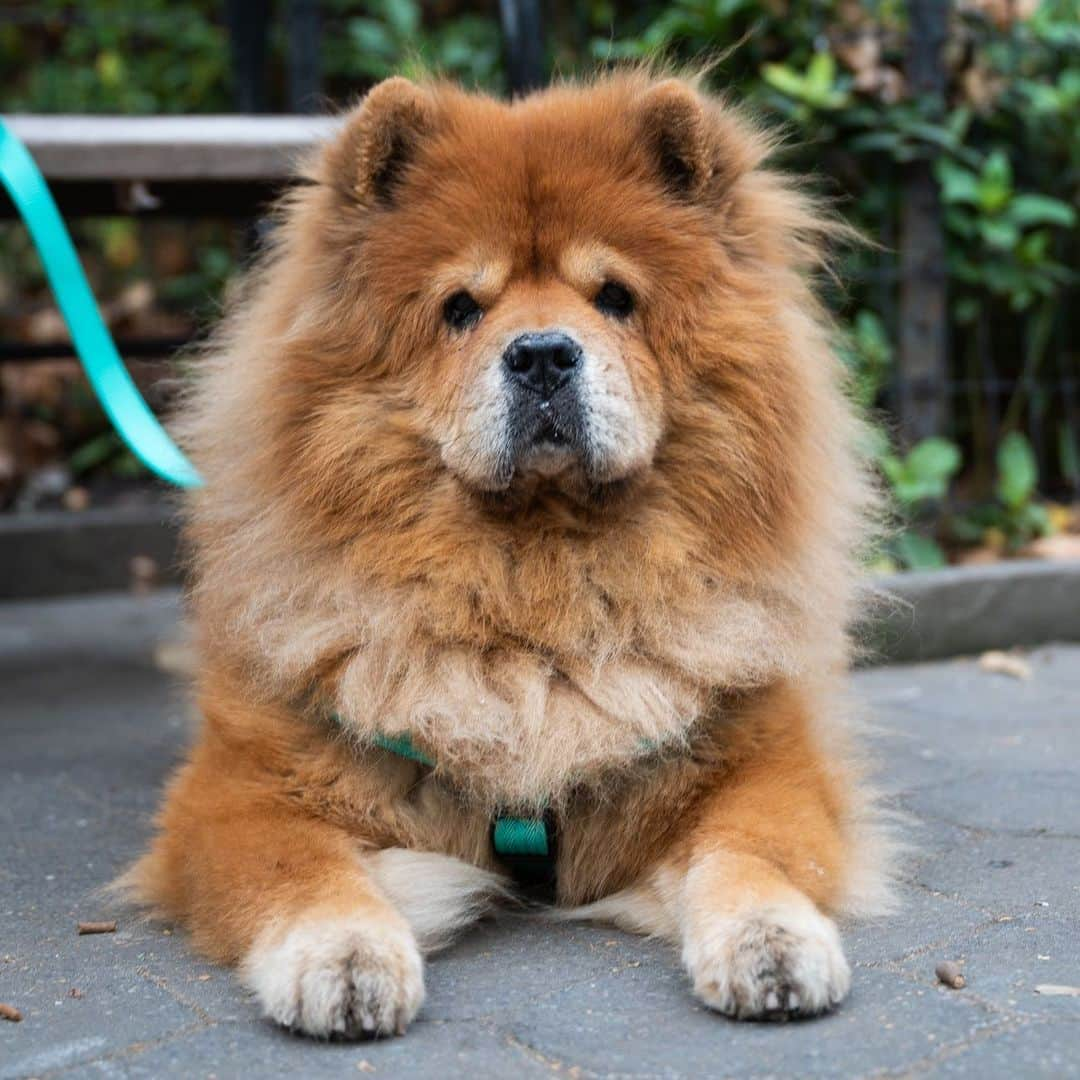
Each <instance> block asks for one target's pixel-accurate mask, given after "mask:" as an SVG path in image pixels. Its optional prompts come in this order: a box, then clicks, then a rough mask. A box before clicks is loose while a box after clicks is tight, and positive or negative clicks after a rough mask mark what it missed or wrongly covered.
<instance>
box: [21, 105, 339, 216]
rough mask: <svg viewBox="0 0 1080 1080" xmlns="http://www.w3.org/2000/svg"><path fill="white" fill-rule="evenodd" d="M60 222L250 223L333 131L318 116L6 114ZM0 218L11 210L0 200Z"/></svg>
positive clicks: (332, 123)
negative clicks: (107, 217)
mask: <svg viewBox="0 0 1080 1080" xmlns="http://www.w3.org/2000/svg"><path fill="white" fill-rule="evenodd" d="M5 122H6V123H7V124H8V125H9V126H10V128H11V129H12V130H13V131H14V132H15V134H16V135H18V137H19V138H20V139H22V141H23V142H24V143H25V144H26V145H27V147H28V148H29V150H30V152H31V153H32V154H33V155H34V159H35V160H36V161H37V164H38V167H39V168H40V169H41V171H42V172H43V173H44V174H45V178H46V179H47V180H48V181H49V185H50V187H51V188H52V191H53V194H54V195H55V197H56V200H57V202H58V203H59V205H60V209H61V210H62V211H63V213H64V214H65V215H71V216H79V215H91V214H129V213H156V214H169V215H176V216H181V217H188V216H191V217H195V216H199V217H211V216H215V217H220V216H225V217H251V216H254V215H255V214H257V213H258V211H259V208H260V207H261V206H262V205H263V204H264V203H265V202H266V200H267V199H268V198H270V197H272V196H273V194H274V193H275V192H277V191H278V190H280V188H281V186H282V184H284V183H286V182H287V181H288V179H289V177H290V175H292V173H293V171H294V169H295V167H296V164H297V162H298V161H299V160H300V159H302V158H303V156H304V155H305V154H306V153H307V152H309V151H310V150H311V149H312V148H313V147H314V146H316V145H317V144H318V143H319V142H321V141H322V140H324V139H326V138H327V137H328V136H330V135H331V134H333V132H334V131H335V130H336V129H337V127H338V125H339V123H340V121H339V120H338V119H337V118H334V117H325V116H322V117H320V116H30V115H24V116H19V115H14V116H7V117H5ZM0 213H2V214H3V215H5V216H10V215H11V214H12V213H13V210H12V207H11V204H10V202H8V200H7V198H6V196H2V195H0Z"/></svg>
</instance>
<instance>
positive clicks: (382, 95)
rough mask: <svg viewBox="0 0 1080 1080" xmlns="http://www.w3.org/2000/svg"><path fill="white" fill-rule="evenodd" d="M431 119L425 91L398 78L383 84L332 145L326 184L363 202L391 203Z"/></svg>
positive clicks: (433, 115)
mask: <svg viewBox="0 0 1080 1080" xmlns="http://www.w3.org/2000/svg"><path fill="white" fill-rule="evenodd" d="M435 120H436V110H435V102H434V100H433V98H432V95H431V94H430V92H429V91H428V90H426V89H425V88H424V87H422V86H417V85H416V83H413V82H410V81H409V80H408V79H404V78H402V77H400V76H395V77H394V78H391V79H385V80H383V82H381V83H378V84H377V85H376V86H374V87H372V89H371V90H370V91H369V92H368V94H367V97H365V98H364V100H363V101H362V102H361V103H360V104H359V105H358V106H357V108H356V109H355V110H354V111H353V112H352V114H351V115H350V116H349V118H348V120H347V121H346V124H345V130H344V131H343V132H342V133H341V135H340V136H339V137H338V138H337V140H336V141H335V142H334V143H333V145H332V146H331V148H330V150H329V152H328V156H327V165H328V168H329V170H330V173H331V182H332V183H333V185H334V186H335V187H336V188H338V190H340V191H342V192H345V193H347V194H348V195H349V196H350V197H351V198H353V199H356V200H358V201H360V202H362V203H373V202H380V201H381V202H384V203H392V202H393V201H394V191H395V188H396V187H397V184H398V181H399V180H400V179H401V174H402V172H403V171H404V170H405V168H406V167H407V166H408V164H409V161H410V160H411V159H412V157H413V155H414V154H415V153H416V148H417V146H418V145H419V144H420V142H421V140H422V139H423V138H425V137H426V136H427V135H429V134H430V133H431V132H432V131H433V130H434V128H435Z"/></svg>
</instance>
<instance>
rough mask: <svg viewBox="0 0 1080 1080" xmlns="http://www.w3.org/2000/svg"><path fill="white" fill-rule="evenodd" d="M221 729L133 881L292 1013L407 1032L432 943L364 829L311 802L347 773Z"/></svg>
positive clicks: (265, 1001)
mask: <svg viewBox="0 0 1080 1080" xmlns="http://www.w3.org/2000/svg"><path fill="white" fill-rule="evenodd" d="M208 728H209V730H204V732H203V736H202V739H201V740H200V743H199V744H198V745H197V746H196V748H195V750H194V753H193V755H192V758H191V760H190V762H189V763H188V764H187V765H186V766H185V767H184V768H183V769H182V770H181V771H180V773H179V774H178V776H177V778H176V779H175V781H174V782H173V784H172V786H171V788H170V791H169V795H168V799H167V801H166V805H165V808H164V810H163V813H162V815H161V819H160V824H161V832H160V834H159V836H158V837H157V839H156V841H155V843H154V845H153V848H152V850H151V851H150V853H149V854H148V855H147V856H146V857H145V858H144V859H143V860H142V861H141V862H140V863H138V864H137V865H136V866H135V867H134V869H133V870H132V871H131V872H130V873H129V874H128V875H127V880H126V882H122V883H121V884H126V885H128V886H129V887H130V888H131V890H132V891H133V892H134V893H135V895H136V896H137V897H139V898H140V899H141V900H143V901H144V902H146V903H148V904H150V905H152V906H153V907H155V908H156V909H158V910H159V911H161V912H162V913H163V914H165V915H167V916H169V917H172V918H175V919H177V920H179V921H180V922H182V923H183V924H184V925H185V926H186V927H187V928H188V929H189V930H190V931H191V933H192V936H193V939H194V942H195V944H196V946H197V947H198V948H199V950H200V951H201V952H203V953H205V954H207V955H209V956H211V957H213V958H214V959H216V960H219V961H221V962H224V963H232V964H236V965H238V967H239V972H240V977H241V979H242V980H243V982H244V983H245V984H246V985H247V986H248V987H249V988H250V989H251V990H253V991H254V992H255V995H256V996H257V998H258V1000H259V1002H260V1004H261V1006H262V1008H263V1009H264V1011H265V1012H266V1013H267V1015H269V1016H270V1017H272V1018H273V1019H274V1020H276V1021H277V1022H278V1023H280V1024H283V1025H285V1026H286V1027H289V1028H293V1029H296V1030H298V1031H302V1032H306V1033H307V1034H309V1035H316V1036H323V1037H327V1036H331V1035H344V1036H350V1037H355V1036H361V1035H387V1034H393V1033H395V1032H402V1031H404V1029H405V1027H406V1026H407V1025H408V1023H409V1022H410V1021H411V1020H412V1019H413V1017H414V1016H415V1015H416V1012H417V1010H418V1009H419V1008H420V1004H421V1002H422V1000H423V997H424V976H423V965H422V960H421V954H420V949H419V947H418V943H417V940H416V936H415V935H414V933H413V931H412V929H411V928H410V926H409V923H408V922H407V920H406V918H405V917H404V916H403V915H402V914H401V913H400V912H399V911H398V910H397V909H396V908H395V907H394V906H393V904H392V903H391V901H390V900H389V899H388V898H387V896H386V895H385V893H384V892H383V891H382V890H381V889H380V888H379V887H378V886H377V885H376V884H375V882H374V881H373V880H372V878H371V877H370V875H369V874H368V872H367V871H366V870H365V867H364V863H363V860H362V858H361V854H360V844H359V841H358V840H357V838H356V837H354V836H352V835H350V834H349V833H348V832H346V831H345V829H343V828H339V827H338V826H337V825H335V824H332V823H331V821H329V820H327V819H326V818H325V817H322V816H319V814H317V813H312V809H311V805H310V802H308V801H305V799H306V798H307V797H308V796H311V797H312V798H314V799H315V800H319V799H322V800H323V801H324V802H326V804H327V805H330V802H329V800H330V799H331V798H332V784H333V774H332V773H331V772H330V770H328V769H324V770H323V772H322V780H321V781H320V782H319V783H320V784H321V786H315V785H316V782H317V781H316V780H315V776H316V773H315V772H314V771H312V772H310V773H309V776H308V777H305V776H303V775H300V774H298V773H296V772H295V771H290V770H289V768H288V758H287V757H285V756H281V757H279V759H278V760H273V759H272V758H270V757H269V755H268V754H266V753H264V754H263V755H262V757H261V758H260V759H259V760H256V759H255V755H254V754H253V753H252V752H251V750H250V748H249V747H238V746H237V745H236V744H234V743H230V741H229V740H228V739H225V738H222V737H220V735H219V734H218V733H217V732H215V731H214V730H213V725H208ZM260 745H262V746H265V743H261V744H260ZM293 753H297V752H296V750H295V748H293ZM298 756H299V755H297V757H298ZM309 780H310V784H311V786H308V783H307V781H309Z"/></svg>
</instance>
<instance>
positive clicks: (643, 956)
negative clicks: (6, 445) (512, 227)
mask: <svg viewBox="0 0 1080 1080" xmlns="http://www.w3.org/2000/svg"><path fill="white" fill-rule="evenodd" d="M176 619H177V608H176V602H175V597H174V596H172V595H171V594H167V593H166V594H160V595H156V596H153V597H150V598H145V599H141V600H136V599H131V598H127V597H104V598H91V599H78V600H64V601H56V602H50V603H40V604H8V605H6V606H0V1002H4V1003H7V1004H10V1005H14V1006H17V1007H18V1008H19V1009H20V1010H21V1011H22V1015H23V1020H22V1022H21V1023H9V1022H5V1021H3V1020H0V1078H13V1077H30V1076H37V1077H48V1076H64V1077H75V1076H80V1077H82V1076H88V1077H99V1076H103V1077H107V1076H122V1077H168V1076H178V1077H210V1076H215V1077H217V1078H219V1080H225V1078H228V1077H241V1076H242V1077H244V1078H245V1080H253V1078H255V1077H262V1076H286V1075H289V1076H293V1077H299V1078H304V1080H306V1078H308V1077H322V1076H335V1077H341V1076H352V1075H365V1074H368V1073H370V1074H371V1075H373V1076H375V1077H379V1076H387V1077H412V1076H416V1077H420V1076H423V1077H434V1076H448V1077H449V1076H467V1077H515V1078H516V1077H532V1076H537V1077H539V1076H552V1075H554V1076H569V1077H592V1076H625V1077H664V1078H674V1077H699V1076H780V1075H787V1076H800V1077H802V1076H830V1075H831V1076H844V1077H852V1076H908V1075H923V1074H932V1075H938V1074H941V1075H964V1076H979V1077H987V1076H989V1077H994V1076H1010V1077H1011V1076H1054V1077H1061V1076H1080V997H1078V996H1069V995H1067V994H1057V995H1048V994H1040V993H1038V992H1037V991H1036V987H1038V986H1041V985H1047V984H1051V985H1054V984H1056V985H1059V986H1066V987H1068V986H1072V987H1077V986H1080V647H1078V646H1050V647H1044V648H1041V649H1038V650H1035V651H1034V652H1033V653H1031V654H1030V656H1029V659H1030V662H1031V669H1032V677H1031V679H1030V680H1028V681H1022V680H1018V679H1014V678H1010V677H1008V676H1005V675H1000V674H991V673H989V672H986V671H983V670H981V669H980V668H979V666H978V665H977V664H976V663H975V662H973V661H971V660H956V661H952V662H946V663H938V664H927V665H923V666H919V667H906V668H903V667H899V668H886V669H879V670H873V671H866V672H863V673H860V674H859V676H858V678H857V682H858V686H859V689H860V690H861V692H862V695H863V696H864V698H866V699H868V701H869V702H870V703H871V705H872V707H873V710H874V712H875V713H876V716H877V721H878V724H879V725H880V727H881V728H882V729H883V731H882V734H881V735H880V736H879V737H878V738H877V740H876V742H877V751H878V755H879V757H880V758H881V760H882V762H883V772H882V777H883V781H884V783H885V784H886V785H887V786H888V788H889V789H890V790H891V791H892V792H893V795H892V797H891V801H892V802H893V804H894V805H895V806H896V807H897V808H899V809H902V810H904V811H906V812H908V813H909V814H910V815H911V816H912V818H913V819H914V822H913V824H912V827H911V833H912V839H913V841H914V842H915V844H916V845H917V847H918V850H917V851H916V853H915V854H914V855H913V856H912V857H911V859H910V860H909V862H908V864H907V866H906V869H905V872H904V882H905V884H904V888H903V894H904V901H905V906H904V908H903V910H902V912H901V913H900V914H899V915H898V916H895V917H893V918H890V919H887V920H881V921H879V922H875V923H871V924H864V925H859V926H855V927H850V928H848V929H847V931H846V940H847V945H848V949H849V955H850V957H851V959H852V961H853V965H854V987H853V991H852V995H851V998H850V999H849V1001H848V1002H847V1003H846V1004H845V1005H844V1006H843V1007H842V1008H841V1009H840V1010H839V1011H838V1012H837V1013H836V1014H834V1015H832V1016H830V1017H827V1018H825V1019H822V1020H817V1021H811V1022H806V1023H797V1024H796V1023H792V1024H787V1025H781V1026H772V1025H739V1024H735V1023H732V1022H730V1021H727V1020H724V1019H721V1018H719V1017H716V1016H713V1015H710V1014H709V1013H708V1012H707V1011H705V1010H704V1009H702V1008H701V1007H699V1006H698V1005H696V1004H695V1003H694V1001H693V1000H692V998H691V997H690V995H689V994H688V992H687V988H686V985H685V981H684V979H683V976H682V974H681V972H680V970H679V967H678V964H677V959H676V957H675V955H674V953H673V951H672V950H670V949H669V948H668V947H666V946H663V945H660V944H658V943H650V942H647V941H643V940H641V939H637V938H633V937H629V936H626V935H623V934H620V933H618V932H615V931H612V930H608V929H605V928H590V927H577V926H573V927H562V926H551V925H546V924H544V923H542V922H539V921H537V920H528V919H524V918H521V917H514V918H509V917H508V918H503V919H500V920H498V921H497V922H494V923H491V924H488V925H486V926H485V927H483V928H481V929H480V930H478V931H477V932H474V933H473V934H471V935H470V936H468V937H466V938H465V939H464V940H463V941H462V942H461V943H460V944H459V945H457V946H456V947H454V948H453V949H451V950H449V951H448V952H446V953H445V954H443V955H440V956H438V957H436V958H435V959H434V960H433V961H432V962H431V964H430V967H429V971H428V991H429V996H428V1000H427V1003H426V1005H425V1006H424V1009H423V1011H422V1013H421V1015H420V1017H419V1019H418V1021H417V1022H416V1023H415V1024H414V1025H413V1027H412V1029H411V1031H410V1032H409V1034H408V1035H407V1036H406V1037H405V1038H403V1039H393V1040H389V1041H385V1042H380V1043H367V1044H341V1043H334V1044H318V1043H313V1042H308V1041H305V1040H302V1039H299V1038H296V1037H292V1036H290V1035H288V1034H286V1033H283V1032H281V1031H278V1030H276V1029H275V1028H273V1027H272V1026H271V1025H269V1024H268V1023H266V1022H264V1021H263V1020H261V1019H260V1018H259V1016H258V1014H257V1012H256V1010H255V1008H254V1007H253V1005H252V1003H251V1002H250V1001H249V1000H248V999H247V997H246V996H245V995H244V993H243V992H242V991H240V990H239V989H238V988H237V986H236V985H235V984H234V983H233V981H232V979H231V977H230V975H228V974H227V973H226V972H224V971H221V970H219V969H217V968H214V967H212V966H210V965H207V964H205V963H203V962H201V961H199V960H195V959H192V958H191V957H190V956H189V955H188V952H187V950H186V948H185V945H184V939H183V935H182V934H181V933H180V932H177V933H175V934H172V933H170V932H169V930H168V929H167V928H163V927H161V926H159V925H153V924H145V923H140V922H138V921H135V920H133V919H131V918H129V917H124V916H123V915H122V914H121V915H120V927H119V930H118V932H117V933H115V934H110V935H103V936H93V937H86V936H84V937H78V936H76V933H75V924H76V921H77V920H81V919H101V918H112V917H114V916H115V915H117V912H116V911H115V909H114V908H113V906H112V905H111V904H110V902H109V901H107V900H103V899H98V898H96V897H95V890H96V889H98V887H100V886H101V885H103V884H104V883H106V882H107V881H109V880H110V878H112V877H113V875H114V874H116V872H117V871H119V870H120V869H121V868H122V867H123V866H124V865H125V864H126V863H127V862H128V861H129V860H130V859H131V858H132V857H133V856H134V855H135V854H136V853H137V852H138V851H139V849H140V847H141V845H142V844H143V842H144V841H145V839H146V836H147V834H148V830H149V820H150V815H151V813H152V811H153V809H154V807H155V805H156V803H157V800H158V795H159V791H160V788H161V783H162V780H163V779H164V777H165V776H166V774H167V773H168V771H169V767H170V765H171V764H172V763H173V762H174V761H175V760H176V758H177V754H178V753H179V750H180V747H181V746H182V745H183V742H184V739H185V736H186V730H187V723H188V721H187V710H186V707H185V704H184V694H183V691H182V689H180V688H179V687H178V686H177V685H176V684H175V683H174V682H173V681H172V680H171V679H170V677H169V676H167V675H165V674H163V672H162V671H161V670H160V666H159V663H156V662H155V659H154V658H155V650H156V647H157V646H158V644H159V643H161V642H163V641H168V640H169V639H171V638H174V637H175V635H176V633H177V630H176ZM160 659H161V653H160V650H158V660H159V662H160ZM166 666H167V665H166ZM944 959H952V960H962V961H963V962H964V970H965V972H966V975H967V980H968V983H967V988H966V989H963V990H946V989H944V988H943V987H940V986H938V985H936V983H935V978H934V967H935V965H936V964H937V963H938V962H939V961H941V960H944Z"/></svg>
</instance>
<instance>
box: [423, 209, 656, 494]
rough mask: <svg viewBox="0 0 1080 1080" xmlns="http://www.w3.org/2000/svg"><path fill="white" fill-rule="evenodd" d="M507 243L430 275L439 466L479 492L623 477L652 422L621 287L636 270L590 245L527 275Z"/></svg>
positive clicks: (636, 277)
mask: <svg viewBox="0 0 1080 1080" xmlns="http://www.w3.org/2000/svg"><path fill="white" fill-rule="evenodd" d="M508 209H510V210H511V213H512V210H513V208H512V207H510V208H508ZM509 246H510V245H507V244H498V243H492V244H491V245H490V250H489V252H488V253H486V254H485V253H481V252H480V251H476V252H474V253H472V255H471V257H470V258H468V259H467V260H465V261H463V262H462V263H460V264H457V265H451V266H449V267H445V268H440V269H439V270H438V271H436V272H435V273H434V274H433V275H432V282H433V284H434V283H437V284H436V288H438V289H439V292H438V293H437V294H436V296H435V298H434V299H435V301H436V302H438V301H441V310H440V315H441V320H442V324H443V325H442V326H441V327H440V328H439V336H440V337H441V338H442V339H443V340H442V342H441V343H440V345H441V348H440V349H439V350H438V351H437V354H436V357H435V361H436V364H438V363H439V360H441V361H442V364H441V366H442V369H443V374H442V376H441V379H444V380H445V387H446V393H445V394H444V395H440V396H439V397H438V398H436V399H433V400H431V401H430V402H429V404H430V406H431V408H430V411H429V412H428V417H429V423H430V429H429V430H430V434H431V437H432V438H433V439H434V440H435V441H436V442H437V444H438V446H439V448H440V453H441V455H442V460H443V461H444V462H445V464H446V466H447V468H448V469H450V470H451V471H452V472H453V473H454V474H455V475H456V476H458V477H459V478H460V479H461V480H462V481H463V482H464V483H466V484H468V485H470V486H473V487H476V488H479V489H482V490H486V491H500V490H504V489H506V488H508V487H509V486H510V485H511V484H512V483H514V482H515V480H517V479H519V478H520V479H522V480H528V479H529V478H530V477H542V478H545V479H548V480H550V481H551V482H552V483H554V484H558V483H559V481H560V477H562V478H569V477H570V476H571V475H572V476H573V477H574V479H575V480H576V479H579V478H580V479H584V481H585V482H586V483H587V484H589V485H591V486H596V485H603V484H607V483H610V482H613V481H617V480H621V479H623V478H625V477H626V476H627V475H629V474H630V473H632V472H633V471H635V470H637V469H640V468H642V467H644V466H646V465H648V463H649V462H650V461H651V459H652V455H653V453H654V451H655V448H656V444H657V440H658V438H659V434H660V429H661V423H662V418H661V415H660V409H659V401H658V397H659V393H658V391H659V386H660V379H659V372H658V367H657V360H656V357H655V355H654V353H653V351H652V349H651V348H650V347H649V343H648V341H647V339H646V338H645V336H644V335H643V334H642V332H641V327H640V319H639V317H638V316H637V315H636V313H635V304H636V299H635V293H634V291H633V290H632V287H631V286H630V285H629V284H628V282H629V281H631V280H632V281H634V282H638V281H640V280H641V278H642V274H641V272H640V271H638V270H636V269H635V268H633V267H631V266H629V265H628V263H627V260H626V259H625V257H622V256H620V255H619V253H618V252H616V251H614V250H612V249H611V248H609V247H608V246H607V245H606V244H604V243H602V242H600V241H597V240H591V241H586V242H580V243H577V244H566V245H565V246H562V245H560V246H559V247H557V248H556V250H553V251H552V252H551V253H550V258H549V259H545V260H544V261H545V262H546V263H548V265H542V264H541V265H537V264H534V265H533V267H532V268H531V269H530V268H528V267H523V266H522V265H521V262H522V256H523V255H524V252H521V251H517V252H515V251H513V250H512V248H511V250H506V249H507V247H509Z"/></svg>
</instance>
